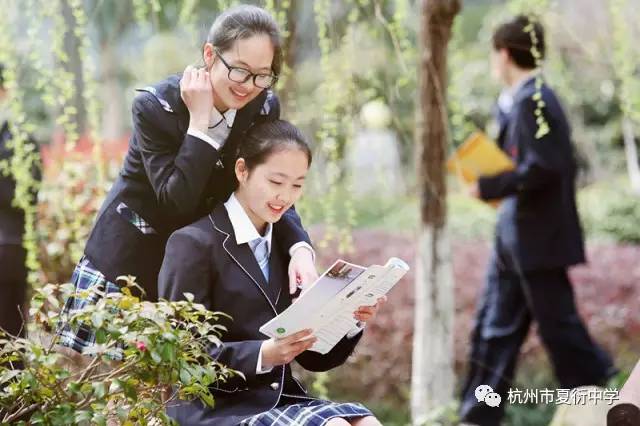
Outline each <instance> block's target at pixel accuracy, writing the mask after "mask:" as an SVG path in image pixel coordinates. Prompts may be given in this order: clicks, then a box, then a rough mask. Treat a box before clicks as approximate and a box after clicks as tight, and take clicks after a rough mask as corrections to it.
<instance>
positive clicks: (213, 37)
mask: <svg viewBox="0 0 640 426" xmlns="http://www.w3.org/2000/svg"><path fill="white" fill-rule="evenodd" d="M260 34H265V35H268V36H269V38H270V39H271V43H272V44H273V51H274V54H273V63H272V64H271V69H272V70H273V72H274V73H275V74H276V75H279V74H280V69H281V66H282V37H281V36H280V29H279V28H278V23H277V22H276V20H275V19H274V18H273V16H271V15H270V14H269V12H267V11H266V10H264V9H261V8H259V7H258V6H252V5H239V6H235V7H232V8H229V9H227V10H225V11H224V12H222V13H221V14H220V15H219V16H218V17H217V18H216V20H215V21H213V24H211V28H210V29H209V34H208V35H207V40H206V41H205V43H211V44H212V45H213V46H214V47H216V48H217V49H218V50H219V51H220V52H226V51H228V50H229V49H231V48H232V47H233V44H234V43H235V42H236V41H238V40H244V39H247V38H249V37H253V36H255V35H260Z"/></svg>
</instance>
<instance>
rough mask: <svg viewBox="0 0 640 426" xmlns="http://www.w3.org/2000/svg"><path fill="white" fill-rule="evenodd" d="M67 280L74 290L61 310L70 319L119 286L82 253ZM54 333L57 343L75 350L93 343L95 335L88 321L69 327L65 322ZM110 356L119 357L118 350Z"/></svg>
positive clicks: (83, 348) (117, 289) (63, 315)
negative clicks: (109, 279) (56, 336)
mask: <svg viewBox="0 0 640 426" xmlns="http://www.w3.org/2000/svg"><path fill="white" fill-rule="evenodd" d="M71 282H72V283H73V284H74V285H75V292H74V294H73V295H72V296H70V297H69V298H68V299H67V301H66V302H65V305H64V308H63V310H62V318H63V319H64V318H65V317H66V318H70V317H71V316H73V315H74V314H76V313H78V312H79V311H81V310H82V309H83V308H84V307H85V306H87V305H90V304H95V303H97V302H98V301H99V300H100V299H101V298H102V297H103V295H102V294H100V293H105V294H108V293H115V292H119V291H120V287H119V286H118V285H117V284H114V283H112V282H111V281H108V280H107V279H106V278H105V276H104V275H103V274H102V272H100V271H98V270H97V269H96V268H95V267H94V266H93V265H92V264H91V262H90V261H89V259H87V258H86V256H83V257H82V259H80V262H78V264H77V265H76V268H75V269H74V271H73V275H72V276H71ZM85 292H86V293H88V294H86V295H84V296H86V297H83V294H82V293H85ZM57 334H58V337H59V338H58V343H59V344H60V345H62V346H66V347H69V348H71V349H73V350H75V351H76V352H79V353H83V352H84V351H85V350H87V349H88V348H90V347H92V346H93V345H94V344H95V342H96V335H95V333H94V331H93V329H92V328H91V326H90V325H89V324H81V325H80V326H76V327H72V326H71V325H70V324H69V323H67V322H63V323H62V325H61V327H60V329H59V330H58V333H57ZM112 357H113V358H115V359H119V358H121V354H120V351H119V350H116V351H115V352H114V353H113V354H112Z"/></svg>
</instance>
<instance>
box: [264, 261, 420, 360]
mask: <svg viewBox="0 0 640 426" xmlns="http://www.w3.org/2000/svg"><path fill="white" fill-rule="evenodd" d="M408 270H409V266H408V265H407V264H406V263H405V262H403V261H402V260H400V259H398V258H395V257H392V258H391V259H389V260H388V261H387V264H386V265H384V266H379V265H372V266H369V267H368V268H365V267H362V266H359V265H354V264H352V263H348V262H345V261H344V260H341V259H339V260H337V261H336V262H335V263H334V264H333V265H331V267H330V268H329V269H327V271H326V272H325V273H323V274H322V275H321V276H320V278H318V279H317V280H316V282H315V283H313V284H312V285H311V286H310V287H309V288H308V289H306V290H305V291H304V292H303V293H302V294H301V295H300V297H299V298H298V299H297V300H296V301H295V302H294V303H293V304H291V306H289V307H288V308H287V309H285V310H284V311H283V312H282V313H281V314H280V315H278V316H277V317H275V318H273V319H272V320H271V321H268V322H267V323H265V324H264V325H263V326H262V327H260V332H262V333H263V334H265V335H267V336H269V337H272V338H276V339H278V338H283V337H287V336H289V335H291V334H294V333H296V332H298V331H300V330H304V329H307V328H310V329H312V330H314V333H313V334H314V335H315V336H316V337H317V338H318V340H317V341H316V343H315V344H314V345H313V346H312V347H311V349H309V350H311V351H315V352H319V353H321V354H326V353H327V352H329V351H330V350H331V349H332V348H333V347H334V346H335V345H336V344H337V343H338V342H339V341H340V340H341V339H342V338H343V337H344V336H345V335H346V334H347V333H348V332H349V331H350V330H352V329H353V328H354V327H356V326H357V322H358V321H357V320H356V319H355V318H354V317H353V313H354V312H355V311H356V310H357V309H358V307H359V306H371V305H375V303H376V301H377V299H378V298H379V297H381V296H383V295H385V294H386V293H387V292H388V291H389V290H391V288H392V287H393V286H394V285H395V284H396V283H397V282H398V281H399V280H400V278H402V277H403V276H404V274H406V273H407V271H408Z"/></svg>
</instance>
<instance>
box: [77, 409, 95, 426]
mask: <svg viewBox="0 0 640 426" xmlns="http://www.w3.org/2000/svg"><path fill="white" fill-rule="evenodd" d="M92 418H93V411H89V410H79V411H76V412H75V415H74V419H75V421H76V423H81V422H88V421H90V420H91V419H92Z"/></svg>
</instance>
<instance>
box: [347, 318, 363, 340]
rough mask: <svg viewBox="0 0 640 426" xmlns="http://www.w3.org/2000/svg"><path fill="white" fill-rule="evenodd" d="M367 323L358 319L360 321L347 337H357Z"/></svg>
mask: <svg viewBox="0 0 640 426" xmlns="http://www.w3.org/2000/svg"><path fill="white" fill-rule="evenodd" d="M365 325H366V324H365V323H363V322H362V321H358V323H357V324H356V325H355V326H354V327H353V328H352V329H351V330H349V332H348V333H347V339H352V338H354V337H356V336H357V335H358V334H359V333H360V332H362V330H364V327H365Z"/></svg>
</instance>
